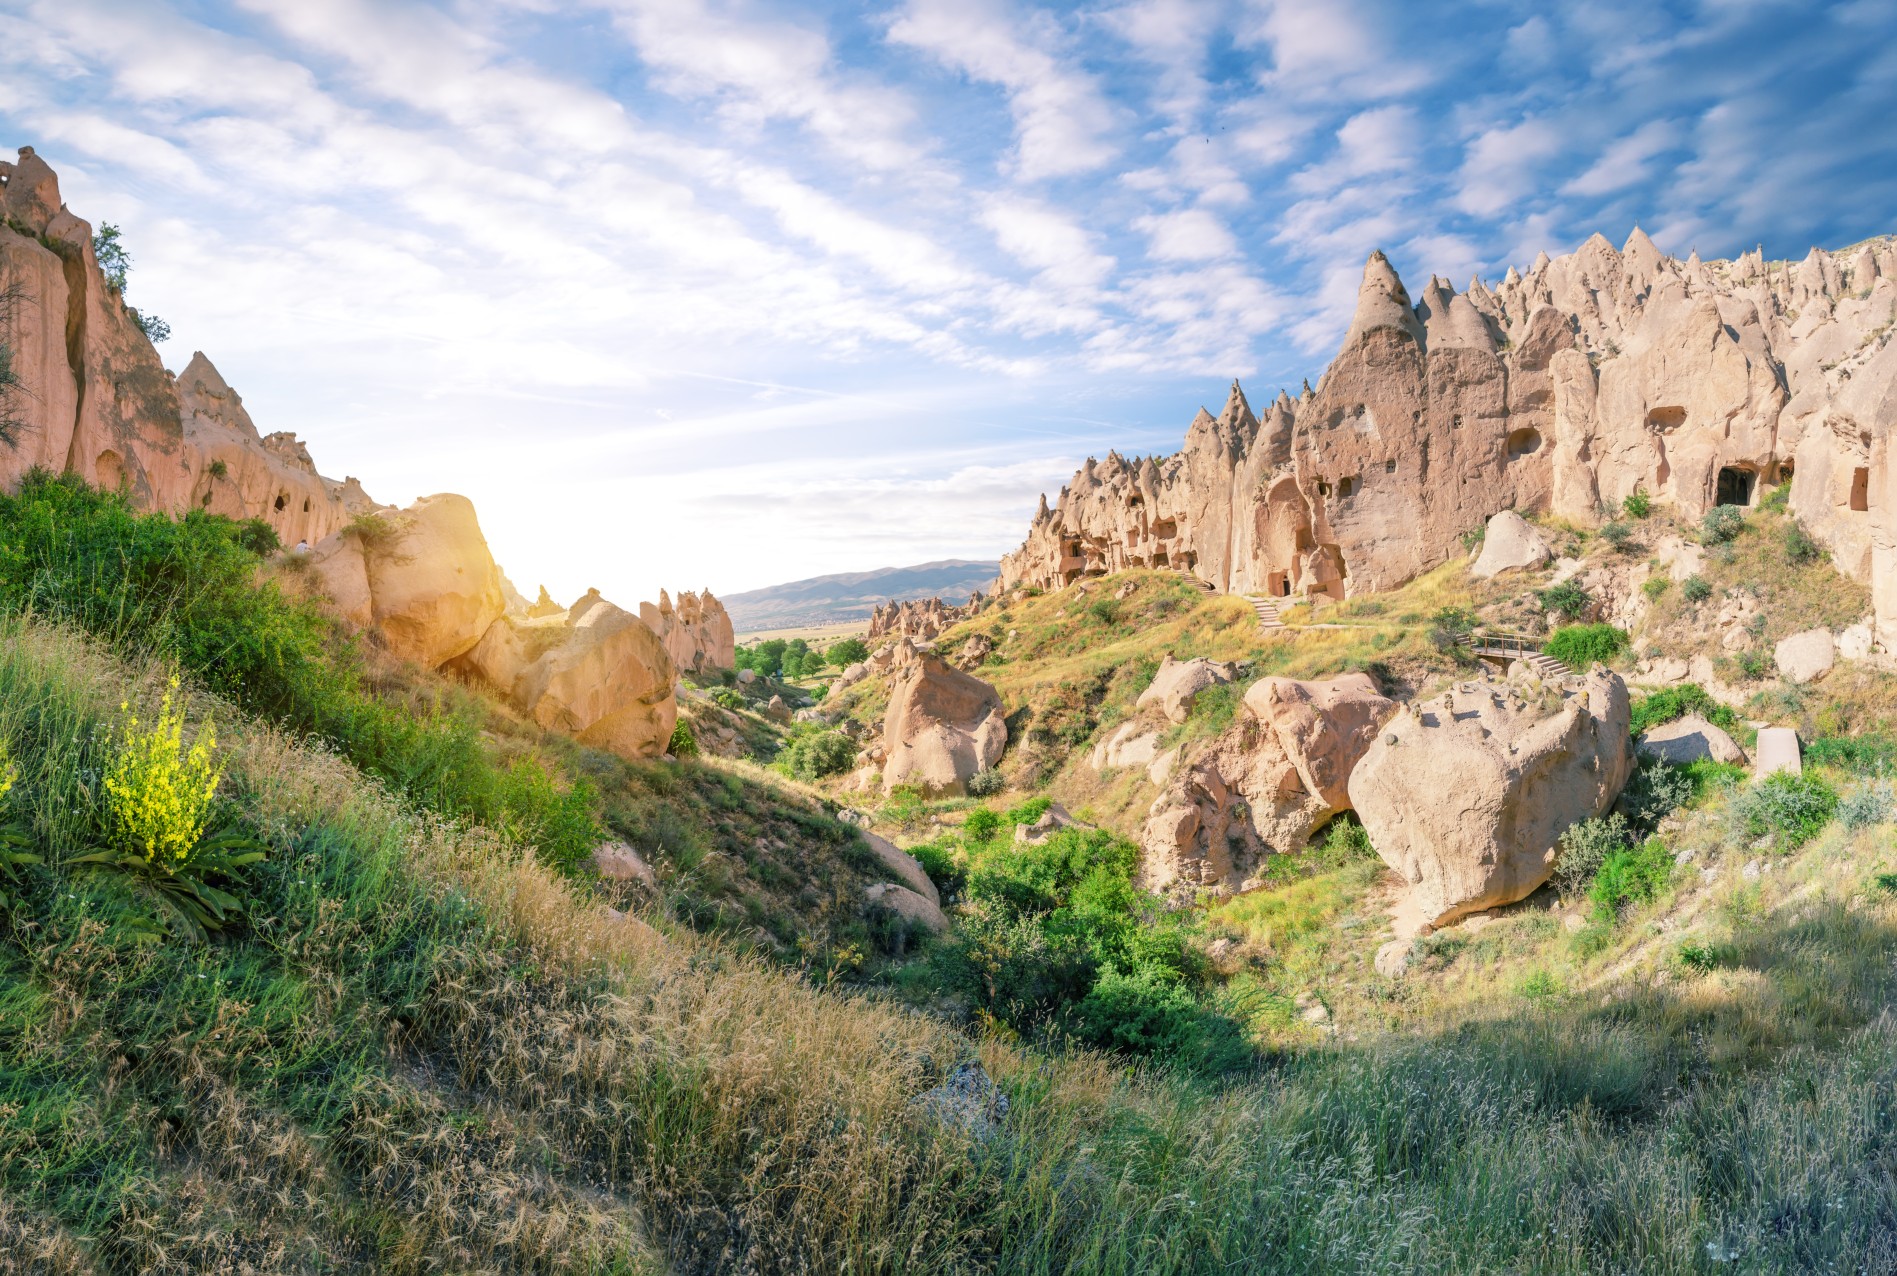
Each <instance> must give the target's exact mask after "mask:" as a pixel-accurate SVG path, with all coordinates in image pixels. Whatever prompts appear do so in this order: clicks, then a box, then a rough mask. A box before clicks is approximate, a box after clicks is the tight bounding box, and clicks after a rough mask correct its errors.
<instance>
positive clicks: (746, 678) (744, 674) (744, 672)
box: [738, 669, 757, 687]
mask: <svg viewBox="0 0 1897 1276" xmlns="http://www.w3.org/2000/svg"><path fill="white" fill-rule="evenodd" d="M756 681H757V670H755V669H740V670H738V684H739V685H740V686H745V687H748V686H750V685H751V684H752V683H754V682H756Z"/></svg>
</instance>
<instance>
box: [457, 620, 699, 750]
mask: <svg viewBox="0 0 1897 1276" xmlns="http://www.w3.org/2000/svg"><path fill="white" fill-rule="evenodd" d="M581 601H582V602H587V603H589V605H588V606H587V607H585V609H584V610H582V609H580V608H579V607H578V606H576V607H575V608H574V609H573V610H572V611H568V612H562V613H559V614H558V615H554V616H543V617H538V618H527V617H518V616H503V617H500V618H498V619H496V620H495V622H494V623H493V624H492V625H491V626H489V628H488V630H487V632H486V633H485V634H483V635H482V638H481V641H480V642H479V643H478V644H476V645H475V647H474V648H473V649H472V650H471V651H469V652H468V653H467V654H466V655H465V656H464V657H462V658H461V659H460V660H459V661H458V662H457V668H460V669H461V670H462V671H463V672H466V673H468V674H470V675H472V676H474V677H478V678H480V679H482V680H483V681H485V682H486V683H487V684H488V685H489V686H491V687H494V688H495V689H496V690H498V691H499V692H500V693H501V694H502V696H503V697H505V698H506V699H507V701H508V702H509V703H511V704H512V705H513V706H514V707H515V708H517V709H519V710H520V711H521V712H522V713H524V714H526V715H527V716H528V717H530V718H532V719H533V720H534V721H535V722H537V723H539V724H540V725H541V726H542V727H544V728H546V729H547V730H549V731H560V732H564V733H565V734H567V735H570V736H573V737H574V738H575V739H577V740H579V741H580V742H581V743H583V744H590V745H593V746H595V747H596V748H601V749H607V750H610V751H612V752H614V753H617V754H619V755H620V756H621V757H626V758H656V757H658V756H659V755H660V754H662V753H664V752H665V750H666V747H667V745H668V744H669V743H670V742H671V739H672V728H673V726H674V725H675V724H676V723H677V721H678V702H677V700H676V699H675V698H674V691H673V688H674V685H675V684H676V683H677V681H678V670H677V668H676V667H675V666H674V665H673V664H672V657H671V655H670V654H669V653H668V652H667V651H666V650H665V645H664V644H663V643H662V642H660V641H659V636H658V635H657V634H655V633H653V632H652V630H651V629H650V628H649V627H647V626H646V624H645V623H644V622H642V621H641V620H640V619H639V618H638V617H637V616H634V615H633V614H632V613H630V612H628V611H624V610H622V609H621V608H619V607H615V606H614V605H613V604H612V603H609V602H607V601H606V600H605V599H603V598H599V597H598V596H597V595H596V594H594V595H589V597H588V598H587V599H582V600H581Z"/></svg>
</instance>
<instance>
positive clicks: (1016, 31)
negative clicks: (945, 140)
mask: <svg viewBox="0 0 1897 1276" xmlns="http://www.w3.org/2000/svg"><path fill="white" fill-rule="evenodd" d="M1049 26H1050V24H1049V23H1048V22H1047V21H1041V22H1036V23H1023V22H1019V21H1017V20H1016V19H1015V17H1014V16H1013V15H1012V14H1010V13H1008V12H1007V11H1006V10H1005V9H1003V8H1002V7H1001V0H995V2H994V3H984V2H983V0H909V3H908V4H906V5H905V6H904V7H903V8H902V10H901V11H900V12H899V13H898V14H897V16H896V17H895V18H894V20H893V21H891V23H890V24H889V38H890V39H891V40H892V41H894V42H896V43H898V44H904V45H908V46H910V47H912V48H916V49H920V50H922V51H923V52H925V53H928V54H931V55H932V56H934V57H935V58H936V59H937V60H938V61H940V62H941V63H942V64H943V65H945V66H948V67H951V68H953V69H955V70H957V71H960V72H961V73H962V74H964V75H967V76H969V77H970V78H972V79H975V80H980V81H983V82H986V83H989V84H995V85H998V86H1000V87H1001V89H1002V90H1003V91H1004V92H1005V93H1006V94H1007V97H1008V106H1009V109H1010V110H1011V111H1012V112H1013V115H1014V126H1015V143H1016V144H1015V153H1014V158H1013V164H1012V168H1013V171H1014V175H1015V176H1016V177H1018V178H1020V179H1021V180H1023V181H1037V180H1039V179H1041V178H1047V177H1059V176H1064V175H1069V174H1074V173H1085V172H1089V171H1091V170H1093V169H1096V168H1098V167H1100V166H1101V165H1102V164H1105V163H1106V162H1107V161H1108V160H1110V159H1112V158H1113V156H1114V153H1115V150H1116V148H1115V147H1114V145H1113V143H1112V142H1111V141H1110V140H1109V139H1108V137H1107V134H1108V133H1109V131H1110V129H1111V125H1112V121H1113V110H1112V108H1111V107H1109V106H1108V105H1107V101H1106V98H1105V97H1104V96H1103V95H1102V93H1101V91H1100V86H1099V84H1098V83H1097V82H1096V81H1095V79H1094V77H1093V76H1091V75H1089V74H1088V73H1087V72H1085V71H1082V70H1080V69H1078V68H1076V67H1073V66H1071V65H1069V64H1067V63H1066V62H1064V61H1063V60H1062V59H1061V58H1060V57H1059V56H1057V54H1056V53H1055V52H1053V51H1051V50H1050V48H1049V47H1048V46H1050V45H1054V44H1055V43H1057V35H1056V33H1055V32H1053V31H1051V30H1050V29H1049Z"/></svg>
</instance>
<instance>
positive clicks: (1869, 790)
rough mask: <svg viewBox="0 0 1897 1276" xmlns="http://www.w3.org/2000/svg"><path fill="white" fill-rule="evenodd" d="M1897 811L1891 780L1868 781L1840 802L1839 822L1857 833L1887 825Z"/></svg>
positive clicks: (1896, 801)
mask: <svg viewBox="0 0 1897 1276" xmlns="http://www.w3.org/2000/svg"><path fill="white" fill-rule="evenodd" d="M1893 809H1897V794H1893V792H1892V790H1891V783H1890V781H1889V780H1867V781H1865V782H1864V783H1863V784H1860V785H1858V786H1857V787H1856V788H1855V789H1852V790H1851V791H1850V792H1849V793H1847V794H1845V795H1844V797H1843V798H1842V799H1841V800H1840V801H1839V802H1838V822H1839V823H1841V824H1843V825H1844V827H1846V828H1848V829H1851V830H1853V831H1856V830H1858V829H1864V828H1870V827H1871V826H1872V825H1873V824H1883V823H1886V822H1887V821H1888V820H1889V819H1890V817H1891V814H1892V811H1893Z"/></svg>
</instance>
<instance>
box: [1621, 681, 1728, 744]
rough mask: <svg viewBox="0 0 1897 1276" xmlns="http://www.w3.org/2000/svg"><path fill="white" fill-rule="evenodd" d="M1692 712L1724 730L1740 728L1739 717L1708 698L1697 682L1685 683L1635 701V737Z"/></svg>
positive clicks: (1710, 697)
mask: <svg viewBox="0 0 1897 1276" xmlns="http://www.w3.org/2000/svg"><path fill="white" fill-rule="evenodd" d="M1689 713H1696V714H1698V715H1699V716H1700V717H1702V718H1704V719H1706V721H1708V722H1710V723H1712V724H1713V725H1714V726H1716V727H1719V728H1721V729H1722V730H1725V731H1734V730H1737V729H1738V726H1739V716H1738V715H1737V714H1735V713H1734V712H1733V711H1732V710H1731V709H1729V708H1727V707H1726V706H1725V705H1723V704H1720V703H1719V702H1718V701H1717V700H1715V699H1713V698H1712V696H1710V695H1708V694H1707V692H1706V689H1705V688H1704V687H1702V686H1700V685H1699V684H1698V683H1696V682H1683V683H1681V684H1680V685H1679V686H1677V687H1668V688H1667V689H1666V690H1664V691H1656V692H1654V693H1653V694H1652V695H1650V696H1642V697H1641V698H1640V699H1638V700H1636V701H1635V702H1634V707H1633V734H1634V735H1641V734H1644V733H1645V732H1647V731H1649V730H1651V729H1652V728H1654V727H1657V726H1663V725H1665V724H1666V723H1668V722H1673V721H1675V720H1677V719H1679V718H1683V717H1685V716H1686V715H1687V714H1689Z"/></svg>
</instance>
